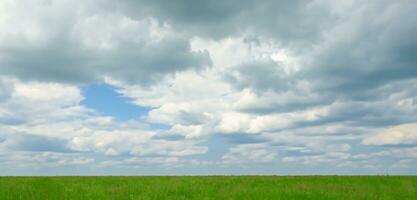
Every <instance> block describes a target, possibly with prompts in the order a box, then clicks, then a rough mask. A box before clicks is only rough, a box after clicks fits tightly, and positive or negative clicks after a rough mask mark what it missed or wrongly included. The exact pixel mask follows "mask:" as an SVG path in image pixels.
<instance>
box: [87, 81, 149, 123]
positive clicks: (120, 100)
mask: <svg viewBox="0 0 417 200" xmlns="http://www.w3.org/2000/svg"><path fill="white" fill-rule="evenodd" d="M81 89H82V93H83V95H84V97H85V99H84V100H83V101H82V102H81V104H82V105H84V106H86V107H88V108H92V109H94V110H96V111H97V112H98V113H99V114H100V115H104V116H111V117H114V118H115V119H116V120H118V121H127V120H138V119H140V118H141V117H143V116H146V115H147V114H148V112H149V111H150V110H151V108H150V107H142V106H138V105H135V104H133V103H132V99H130V98H128V97H125V96H123V95H122V94H120V93H118V92H117V88H115V87H113V86H111V85H108V84H91V85H87V86H84V87H82V88H81Z"/></svg>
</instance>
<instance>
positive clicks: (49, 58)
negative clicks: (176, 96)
mask: <svg viewBox="0 0 417 200" xmlns="http://www.w3.org/2000/svg"><path fill="white" fill-rule="evenodd" d="M88 3H91V2H87V3H85V4H86V5H87V4H88ZM58 5H60V3H57V2H51V3H50V4H36V3H34V8H33V10H38V9H41V10H44V13H43V14H39V13H36V12H33V13H32V12H28V14H27V15H22V16H24V17H22V18H21V19H16V21H17V22H14V21H12V20H10V21H6V23H5V24H6V25H4V26H5V27H4V28H5V29H10V30H8V32H7V34H2V35H0V73H1V74H4V75H12V76H17V77H19V78H20V79H22V80H37V81H51V82H65V83H92V82H100V81H103V77H104V76H109V77H111V78H114V79H118V80H120V81H122V82H128V83H136V84H141V85H149V84H152V83H153V82H155V81H158V80H160V79H161V78H162V77H164V76H165V75H174V74H175V73H176V72H178V71H182V70H187V69H199V68H202V67H204V66H209V65H211V60H210V56H209V54H208V52H207V51H201V52H193V51H192V50H191V48H190V44H189V40H188V39H187V37H183V36H180V35H177V34H176V33H174V32H173V33H165V36H161V37H162V38H157V39H154V38H150V37H159V36H151V34H155V35H157V34H159V33H151V32H152V31H153V30H150V29H151V28H152V27H150V26H156V27H157V28H161V29H162V28H163V27H162V26H164V24H162V23H157V24H156V25H151V24H150V23H151V22H149V23H148V24H145V25H143V24H140V23H141V22H139V21H134V20H133V19H130V18H128V17H127V16H125V15H123V13H116V12H115V11H110V10H108V9H106V8H105V7H104V8H101V7H100V6H101V5H100V4H98V5H97V7H98V8H96V9H84V7H86V5H84V4H83V3H75V5H78V6H73V7H74V10H73V11H71V12H64V14H62V15H64V16H59V17H57V19H54V17H55V16H53V14H55V13H54V12H52V11H51V10H54V9H62V8H60V7H59V6H58ZM11 9H12V8H11ZM85 10H87V11H85ZM54 11H55V10H54ZM16 12H23V11H22V10H17V11H16ZM83 12H87V13H83ZM80 13H81V14H80ZM97 16H99V17H98V18H97ZM147 17H149V16H145V17H144V18H143V19H138V20H146V19H147ZM45 18H46V19H45ZM97 19H98V20H97ZM19 20H20V21H19ZM95 20H96V21H95ZM129 20H130V21H129ZM27 21H29V23H33V27H34V28H33V27H32V26H28V27H25V26H24V23H28V22H27ZM19 22H21V23H22V24H23V25H20V24H18V25H19V26H22V27H23V28H20V29H17V30H12V29H13V27H14V26H15V24H14V23H19ZM143 23H146V22H143ZM125 24H127V25H125ZM147 25H149V27H146V26H147ZM136 26H138V27H136ZM139 26H140V27H139ZM126 27H127V28H126ZM32 29H33V30H32ZM37 29H40V30H42V31H39V33H38V32H36V31H37ZM147 29H149V30H147ZM83 34H92V35H83ZM101 34H102V35H101ZM141 34H147V35H144V36H142V35H141ZM138 39H139V41H138ZM151 39H152V40H155V41H149V40H151ZM95 40H97V41H95ZM94 42H96V43H95V44H94V45H103V44H106V43H111V45H113V46H114V47H112V48H111V49H106V50H103V49H100V47H99V46H94V47H89V46H88V44H90V43H94Z"/></svg>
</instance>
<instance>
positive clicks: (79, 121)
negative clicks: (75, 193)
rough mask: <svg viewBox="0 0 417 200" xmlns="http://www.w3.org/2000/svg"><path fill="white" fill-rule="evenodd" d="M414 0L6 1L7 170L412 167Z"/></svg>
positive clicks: (0, 75) (351, 170) (3, 165)
mask: <svg viewBox="0 0 417 200" xmlns="http://www.w3.org/2000/svg"><path fill="white" fill-rule="evenodd" d="M416 11H417V1H415V0H398V1H392V0H369V1H362V0H340V1H332V0H311V1H307V0H291V1H290V0H257V1H251V0H226V1H216V0H193V1H186V0H173V1H162V0H154V1H145V0H120V1H113V0H84V1H73V0H0V175H214V174H217V175H239V174H256V175H268V174H274V175H306V174H324V175H325V174H340V175H344V174H370V175H376V174H380V175H381V174H384V175H385V174H414V175H415V174H417V37H416V35H417V12H416Z"/></svg>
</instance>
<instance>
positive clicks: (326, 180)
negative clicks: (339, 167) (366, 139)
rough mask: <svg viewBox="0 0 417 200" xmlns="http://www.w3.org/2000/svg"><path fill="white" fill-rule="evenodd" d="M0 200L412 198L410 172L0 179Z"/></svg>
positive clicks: (416, 184)
mask: <svg viewBox="0 0 417 200" xmlns="http://www.w3.org/2000/svg"><path fill="white" fill-rule="evenodd" d="M0 199H2V200H7V199H10V200H17V199H42V200H47V199H60V200H61V199H100V200H102V199H199V200H200V199H396V200H403V199H417V177H415V176H164V177H162V176H161V177H159V176H156V177H155V176H154V177H152V176H137V177H117V176H100V177H73V176H70V177H0Z"/></svg>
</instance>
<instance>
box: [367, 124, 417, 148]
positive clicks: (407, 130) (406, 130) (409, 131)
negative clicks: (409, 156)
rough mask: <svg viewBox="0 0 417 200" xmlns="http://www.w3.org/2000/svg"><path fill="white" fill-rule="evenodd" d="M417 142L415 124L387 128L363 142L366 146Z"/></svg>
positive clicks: (416, 125)
mask: <svg viewBox="0 0 417 200" xmlns="http://www.w3.org/2000/svg"><path fill="white" fill-rule="evenodd" d="M416 142H417V124H414V123H413V124H402V125H398V126H395V127H391V128H387V129H385V130H384V131H382V132H380V133H377V134H375V135H373V136H370V137H368V138H365V139H364V140H363V143H364V144H366V145H397V144H415V143H416Z"/></svg>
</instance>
